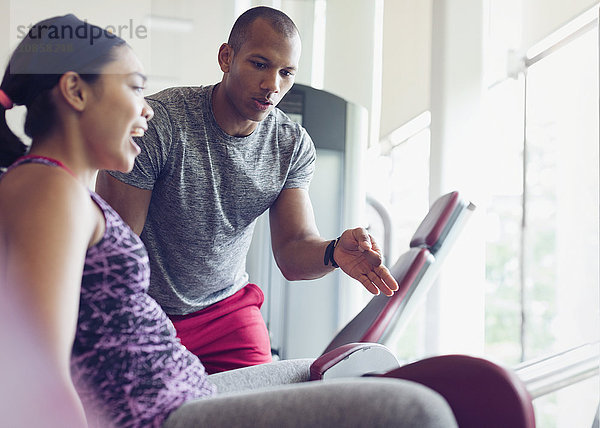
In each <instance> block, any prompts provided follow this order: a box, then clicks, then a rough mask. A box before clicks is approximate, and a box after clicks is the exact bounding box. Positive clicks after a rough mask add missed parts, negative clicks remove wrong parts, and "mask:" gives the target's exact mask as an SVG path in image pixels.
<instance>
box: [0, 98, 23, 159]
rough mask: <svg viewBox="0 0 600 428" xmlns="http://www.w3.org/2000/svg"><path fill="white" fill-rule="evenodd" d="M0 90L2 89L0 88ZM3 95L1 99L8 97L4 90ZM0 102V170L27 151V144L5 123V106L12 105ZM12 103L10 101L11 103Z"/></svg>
mask: <svg viewBox="0 0 600 428" xmlns="http://www.w3.org/2000/svg"><path fill="white" fill-rule="evenodd" d="M0 91H2V90H1V89H0ZM1 94H2V95H4V97H6V98H4V97H3V99H9V100H10V98H8V94H6V93H5V92H4V91H2V92H1ZM4 104H5V103H4V102H3V103H0V170H2V169H3V168H6V167H7V166H9V165H10V164H12V163H13V162H14V161H15V160H16V159H17V158H19V157H20V156H23V155H24V154H25V152H26V151H27V146H26V145H25V144H23V142H22V141H21V140H20V139H19V137H17V136H16V135H15V134H13V132H12V131H11V129H10V128H9V127H8V124H7V123H6V111H7V108H6V107H12V106H11V105H7V106H5V105H4ZM11 104H12V103H11Z"/></svg>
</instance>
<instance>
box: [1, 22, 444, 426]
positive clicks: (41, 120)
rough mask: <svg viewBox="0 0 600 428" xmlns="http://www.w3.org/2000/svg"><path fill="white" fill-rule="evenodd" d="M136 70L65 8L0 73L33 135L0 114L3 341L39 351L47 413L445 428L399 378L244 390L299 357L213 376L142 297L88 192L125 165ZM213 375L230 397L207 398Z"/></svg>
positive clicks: (141, 253)
mask: <svg viewBox="0 0 600 428" xmlns="http://www.w3.org/2000/svg"><path fill="white" fill-rule="evenodd" d="M82 25H83V26H86V27H87V29H88V32H87V34H101V36H100V37H98V38H95V39H94V40H93V43H91V41H90V40H89V39H87V38H86V39H81V38H78V37H77V33H76V32H71V31H69V29H71V30H73V29H75V28H77V27H80V26H82ZM57 34H60V38H59V37H56V35H57ZM73 34H74V35H73ZM145 80H146V78H145V77H144V74H143V68H142V65H141V64H140V62H139V61H138V59H137V58H136V57H135V55H134V54H133V52H132V50H131V49H130V48H129V47H128V46H127V45H126V44H125V42H124V41H123V40H121V39H119V38H118V37H115V36H114V35H112V34H110V33H108V32H105V31H103V30H101V29H99V28H98V27H96V26H93V25H90V24H88V23H86V22H83V21H81V20H79V19H78V18H76V17H75V16H73V15H66V16H62V17H55V18H51V19H48V20H45V21H42V22H40V23H38V24H36V25H35V26H34V27H33V28H32V30H31V31H30V33H29V34H28V36H27V37H26V38H25V39H24V40H23V41H22V42H21V43H20V44H19V46H18V47H17V49H16V50H15V52H14V53H13V55H12V57H11V59H10V62H9V65H8V67H7V70H6V72H5V74H4V78H3V80H2V83H1V84H0V104H1V105H2V107H1V108H0V113H4V110H8V109H10V108H11V107H12V106H13V105H14V104H18V105H25V106H26V107H27V118H26V122H25V131H26V133H27V134H28V135H29V136H30V137H31V138H32V143H31V147H30V148H27V147H26V146H24V145H23V144H22V143H21V142H20V141H19V140H18V138H16V137H15V136H14V135H13V134H12V132H11V131H10V129H9V128H8V127H7V125H6V120H5V115H4V114H0V166H8V165H10V166H9V167H8V169H7V171H6V172H5V173H4V174H3V175H2V176H0V287H1V291H2V294H3V296H4V302H5V306H3V308H2V309H7V308H10V310H11V314H18V315H19V318H18V319H17V320H15V319H14V318H11V323H10V326H11V328H12V327H14V328H18V327H19V326H20V325H22V323H25V324H26V328H24V329H23V331H24V332H25V334H24V335H23V336H24V337H23V338H21V336H20V335H19V334H16V335H15V334H13V335H12V336H11V337H12V339H13V342H14V341H15V339H16V341H19V340H21V339H22V340H26V339H30V343H33V344H34V347H33V348H31V347H27V346H25V347H21V348H18V349H28V350H30V351H31V349H33V351H32V352H31V353H30V354H29V355H25V357H26V358H24V359H23V360H22V361H17V360H18V359H20V356H19V354H20V351H19V352H15V355H16V357H15V358H14V361H11V362H10V363H11V364H13V363H14V364H15V366H16V367H18V363H19V362H20V363H21V366H23V365H24V366H25V367H29V366H31V367H33V366H35V365H36V363H37V362H39V360H43V361H44V365H43V367H44V368H47V370H48V371H49V372H50V374H51V378H52V383H51V385H52V388H53V389H52V394H53V395H55V394H56V397H59V398H60V403H61V413H60V414H59V415H53V416H55V417H56V418H57V419H58V421H59V422H58V423H60V424H62V425H61V426H85V425H86V423H87V424H90V425H94V426H100V427H110V426H127V427H150V426H153V427H158V426H164V427H175V426H211V427H212V426H232V425H236V426H282V425H284V426H331V425H337V426H340V425H345V424H349V423H352V424H359V425H360V424H361V423H365V424H366V423H368V424H369V425H370V426H377V425H380V424H383V425H385V426H392V425H397V426H413V425H411V424H412V423H414V424H418V426H421V427H426V426H449V425H448V423H450V426H451V424H452V421H453V418H452V415H451V412H450V410H449V409H448V407H447V406H446V405H445V403H444V402H443V400H442V399H441V398H440V397H439V396H437V395H436V394H434V393H433V392H432V391H429V390H427V389H425V388H423V387H419V386H418V385H414V384H410V383H406V382H400V381H395V380H373V379H364V380H362V381H349V382H332V383H325V382H323V383H321V382H313V383H307V384H303V385H293V386H289V385H288V386H277V387H274V388H263V389H259V390H256V391H252V390H254V389H257V388H260V387H263V386H269V385H277V384H281V383H290V382H293V381H302V380H306V378H307V377H308V372H307V368H308V364H309V362H308V361H298V362H283V363H281V364H270V365H264V366H257V367H251V368H248V369H241V370H237V371H232V372H228V373H223V374H221V375H215V376H214V377H212V378H211V379H210V380H209V378H208V377H207V375H206V373H205V370H204V367H203V366H202V364H201V363H200V361H199V360H198V359H197V358H196V357H195V356H194V355H192V354H191V353H190V352H188V351H187V350H186V349H185V348H184V347H183V346H182V345H181V343H180V342H179V341H178V339H176V336H175V331H174V328H173V325H172V324H171V322H170V321H169V320H168V318H167V317H166V315H165V313H164V312H163V311H162V310H161V308H160V307H159V306H158V304H157V303H156V302H155V301H154V300H153V299H152V298H150V297H149V296H148V295H147V294H146V290H147V288H148V278H149V274H150V272H149V267H148V258H147V254H146V251H145V248H144V246H143V244H142V243H141V241H140V240H139V238H138V237H137V235H135V234H134V233H133V232H132V231H131V230H130V229H129V228H128V227H127V226H126V225H125V224H124V223H123V221H122V220H121V218H120V217H119V216H118V215H117V214H116V213H115V212H114V211H113V210H112V209H111V208H110V207H109V206H108V205H107V204H106V203H105V202H104V201H103V200H102V199H101V198H100V197H99V196H98V195H96V194H95V193H93V192H91V191H90V190H88V185H90V184H91V183H92V182H93V179H94V176H95V174H96V172H97V171H98V170H99V169H111V170H119V171H124V172H126V171H128V170H130V169H131V168H132V166H133V161H134V158H135V156H136V155H137V154H138V153H139V152H140V148H139V147H138V146H137V145H136V143H135V142H134V140H133V138H132V137H133V136H139V135H142V134H143V132H144V131H145V130H146V129H147V121H149V120H150V119H151V118H152V115H153V113H152V111H151V109H150V107H149V106H148V104H147V103H146V101H145V100H144V97H143V93H142V91H143V86H144V84H145ZM7 301H8V302H10V303H9V304H6V302H7ZM4 324H6V323H4ZM18 331H19V332H20V331H21V330H18ZM0 337H1V336H0ZM11 355H12V354H11ZM40 356H41V358H40ZM40 372H41V371H40ZM34 377H35V376H34ZM215 384H217V386H219V388H220V389H221V391H224V392H227V391H231V392H236V393H235V394H224V395H216V396H214V397H213V395H214V394H215V389H216V388H215ZM248 390H251V391H248ZM243 391H246V392H243ZM9 392H10V391H9ZM42 393H43V390H42ZM56 397H54V398H56ZM48 399H50V397H48ZM36 404H37V403H35V402H34V403H32V406H33V408H34V409H35V408H36ZM425 406H429V407H430V408H429V409H428V410H427V411H425V410H424V408H425ZM37 408H39V406H38V407H37ZM357 409H360V411H357ZM13 412H14V410H13ZM13 416H14V415H13ZM23 418H25V415H24V416H23ZM14 420H15V421H16V422H15V423H19V421H21V420H25V419H20V417H19V415H16V416H14ZM44 420H45V419H44V415H42V416H41V419H40V421H44ZM48 421H49V419H48V420H47V422H48ZM361 421H363V422H361ZM390 424H392V425H390ZM45 425H46V426H49V423H46V424H45ZM414 426H417V425H414Z"/></svg>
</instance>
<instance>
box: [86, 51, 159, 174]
mask: <svg viewBox="0 0 600 428" xmlns="http://www.w3.org/2000/svg"><path fill="white" fill-rule="evenodd" d="M115 49H116V55H115V59H114V60H113V61H112V62H110V63H108V64H106V65H105V66H104V68H103V69H102V75H101V76H100V78H99V79H98V81H97V82H95V83H94V84H93V85H92V91H91V94H90V104H89V107H88V108H86V109H85V111H84V114H83V115H82V117H81V120H82V126H83V128H82V129H83V135H84V138H85V140H86V142H87V146H88V150H89V156H90V160H91V162H92V163H93V164H94V165H95V167H96V168H98V169H109V170H117V171H122V172H128V171H130V170H131V168H133V163H134V160H135V157H136V156H137V155H138V154H139V153H140V148H139V146H138V145H137V144H136V143H135V142H134V141H133V138H132V137H134V136H142V135H143V134H144V132H145V131H146V130H147V129H148V121H149V120H150V119H151V118H152V116H153V115H154V113H153V111H152V109H151V108H150V106H149V105H148V103H147V102H146V100H145V99H144V94H143V89H144V85H145V84H146V77H145V75H144V70H143V67H142V64H141V63H140V61H139V60H138V58H137V57H136V56H135V54H134V53H133V51H132V50H131V48H129V47H128V46H120V47H117V48H115Z"/></svg>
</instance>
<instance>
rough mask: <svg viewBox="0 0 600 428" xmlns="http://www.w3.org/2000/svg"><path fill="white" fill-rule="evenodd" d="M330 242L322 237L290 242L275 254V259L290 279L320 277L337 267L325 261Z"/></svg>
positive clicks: (284, 274) (285, 275) (282, 271)
mask: <svg viewBox="0 0 600 428" xmlns="http://www.w3.org/2000/svg"><path fill="white" fill-rule="evenodd" d="M330 242H331V240H324V239H323V238H320V237H311V238H306V239H301V240H297V241H292V242H289V243H288V244H286V245H285V246H284V247H283V248H281V249H280V250H279V251H278V254H275V261H276V262H277V266H279V269H280V270H281V273H282V274H283V276H284V277H285V278H286V279H287V280H288V281H299V280H306V279H316V278H320V277H322V276H324V275H326V274H328V273H329V272H331V271H332V270H334V269H335V268H334V267H333V266H332V265H331V264H328V265H325V263H324V262H323V258H324V255H325V250H326V249H327V246H328V245H329V243H330Z"/></svg>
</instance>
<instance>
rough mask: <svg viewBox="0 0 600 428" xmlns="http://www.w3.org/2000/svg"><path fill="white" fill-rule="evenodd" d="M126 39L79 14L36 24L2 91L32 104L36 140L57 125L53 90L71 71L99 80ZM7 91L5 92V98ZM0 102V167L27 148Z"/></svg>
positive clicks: (28, 127) (29, 128) (29, 122)
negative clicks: (101, 71)
mask: <svg viewBox="0 0 600 428" xmlns="http://www.w3.org/2000/svg"><path fill="white" fill-rule="evenodd" d="M125 44H126V43H125V41H124V40H123V39H121V38H119V37H117V36H116V35H114V34H112V33H109V32H108V31H106V30H104V29H101V28H100V27H97V26H95V25H92V24H89V23H87V22H86V21H82V20H80V19H79V18H77V17H76V16H75V15H65V16H57V17H54V18H50V19H46V20H44V21H41V22H38V23H37V24H35V25H33V26H31V28H30V30H29V31H28V33H27V35H26V36H25V37H24V38H23V40H22V41H21V42H20V43H19V45H18V46H17V48H16V49H15V51H14V52H13V54H12V56H11V58H10V61H9V63H8V66H7V67H6V71H5V72H4V77H3V79H2V83H1V84H0V90H2V91H3V92H4V94H5V95H6V97H8V98H10V101H12V103H13V104H15V105H24V106H26V107H27V116H26V119H25V133H26V134H27V135H28V136H29V137H31V138H39V137H43V136H44V135H47V134H48V133H49V132H50V131H51V130H52V127H53V126H54V124H55V123H56V109H55V106H54V103H53V102H52V99H51V96H50V91H51V89H52V88H53V87H54V86H55V85H56V84H57V83H58V81H59V80H60V78H61V76H62V75H63V74H65V73H66V72H68V71H74V72H76V73H78V74H79V75H80V76H81V78H82V79H83V80H85V81H86V82H88V83H94V82H95V81H96V80H97V79H98V78H99V77H100V70H101V69H102V67H103V66H104V65H106V64H107V63H109V62H111V61H113V60H114V58H115V51H114V48H115V47H117V46H123V45H125ZM1 95H3V94H1V93H0V96H1ZM3 104H7V103H6V102H5V103H0V167H6V166H8V165H10V164H11V163H13V162H14V161H15V160H16V159H17V158H18V157H19V156H22V155H24V154H25V153H26V151H27V146H26V145H25V144H23V142H21V140H20V139H19V138H18V137H17V136H16V135H14V134H13V133H12V131H11V130H10V128H9V127H8V125H7V123H6V114H5V111H6V108H7V107H8V108H10V105H8V106H5V105H3Z"/></svg>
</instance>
